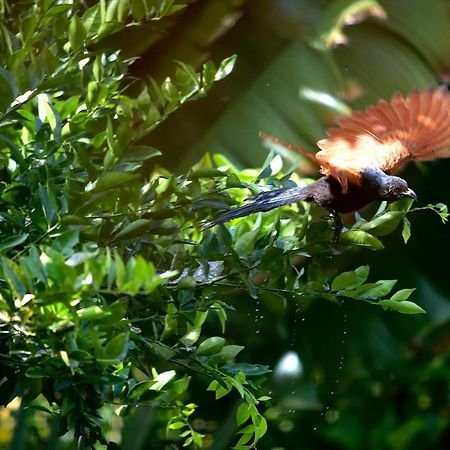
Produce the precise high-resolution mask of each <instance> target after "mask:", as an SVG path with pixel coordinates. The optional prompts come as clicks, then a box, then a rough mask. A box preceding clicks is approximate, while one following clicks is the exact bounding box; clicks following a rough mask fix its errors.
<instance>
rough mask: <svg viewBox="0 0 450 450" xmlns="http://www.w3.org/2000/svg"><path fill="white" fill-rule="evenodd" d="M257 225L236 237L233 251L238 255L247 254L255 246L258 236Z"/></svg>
mask: <svg viewBox="0 0 450 450" xmlns="http://www.w3.org/2000/svg"><path fill="white" fill-rule="evenodd" d="M259 233H260V230H259V227H258V228H256V229H254V230H251V231H248V232H247V233H244V234H243V235H242V236H240V237H239V238H238V240H237V241H236V242H235V244H234V251H235V252H236V253H237V254H238V255H242V256H245V255H248V254H249V253H251V252H252V251H253V249H254V248H255V244H256V241H257V240H258V237H259Z"/></svg>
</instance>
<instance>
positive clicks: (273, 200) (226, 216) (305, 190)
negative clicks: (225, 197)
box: [203, 186, 310, 229]
mask: <svg viewBox="0 0 450 450" xmlns="http://www.w3.org/2000/svg"><path fill="white" fill-rule="evenodd" d="M309 193H310V189H309V186H306V187H302V188H298V187H297V188H284V189H277V190H276V191H269V192H261V193H260V194H257V195H255V196H254V197H250V198H249V200H250V201H251V203H248V204H247V205H244V206H241V207H239V208H234V209H232V210H231V211H227V212H225V213H223V214H220V215H219V216H217V217H216V218H215V219H214V220H212V221H211V222H207V223H205V224H204V225H203V229H206V228H211V227H213V226H214V225H218V224H220V223H225V222H228V221H230V220H233V219H237V218H238V217H245V216H248V215H250V214H254V213H257V212H264V211H270V210H272V209H275V208H278V207H279V206H283V205H289V204H290V203H296V202H300V201H303V200H308V197H309Z"/></svg>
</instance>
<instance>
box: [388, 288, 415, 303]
mask: <svg viewBox="0 0 450 450" xmlns="http://www.w3.org/2000/svg"><path fill="white" fill-rule="evenodd" d="M415 290H416V289H415V288H412V289H400V290H399V291H397V292H396V293H395V294H394V295H393V296H392V297H391V298H390V299H391V300H394V301H395V302H402V301H404V300H406V299H407V298H409V296H410V295H411V294H412V293H413V292H414V291H415Z"/></svg>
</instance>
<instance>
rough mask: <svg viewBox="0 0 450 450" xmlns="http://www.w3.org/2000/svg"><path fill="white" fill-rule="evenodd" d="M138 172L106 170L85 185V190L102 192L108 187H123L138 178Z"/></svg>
mask: <svg viewBox="0 0 450 450" xmlns="http://www.w3.org/2000/svg"><path fill="white" fill-rule="evenodd" d="M140 178H141V176H140V175H139V174H134V173H129V172H116V171H111V172H106V173H104V174H103V175H100V177H99V178H98V179H97V180H96V181H95V182H94V183H92V184H91V185H88V186H86V192H91V191H92V192H95V193H98V192H104V191H108V190H110V189H114V188H118V187H125V186H127V185H128V184H130V183H133V182H134V181H137V180H138V179H140Z"/></svg>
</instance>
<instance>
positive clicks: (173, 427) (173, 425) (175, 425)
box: [167, 422, 187, 430]
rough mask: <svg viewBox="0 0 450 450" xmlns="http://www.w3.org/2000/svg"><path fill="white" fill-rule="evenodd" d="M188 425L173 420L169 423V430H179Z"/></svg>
mask: <svg viewBox="0 0 450 450" xmlns="http://www.w3.org/2000/svg"><path fill="white" fill-rule="evenodd" d="M184 427H187V424H186V423H185V422H172V423H169V425H168V427H167V428H168V429H169V430H179V429H180V428H184Z"/></svg>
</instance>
